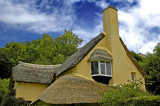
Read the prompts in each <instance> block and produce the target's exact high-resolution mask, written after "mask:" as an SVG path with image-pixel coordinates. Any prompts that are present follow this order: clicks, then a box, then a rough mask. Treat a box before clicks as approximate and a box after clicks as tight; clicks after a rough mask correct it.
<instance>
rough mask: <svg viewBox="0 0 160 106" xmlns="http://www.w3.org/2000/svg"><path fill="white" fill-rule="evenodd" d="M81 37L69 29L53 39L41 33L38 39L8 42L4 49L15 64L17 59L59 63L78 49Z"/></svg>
mask: <svg viewBox="0 0 160 106" xmlns="http://www.w3.org/2000/svg"><path fill="white" fill-rule="evenodd" d="M81 42H82V39H80V38H78V36H77V35H75V34H74V33H73V32H72V31H71V30H69V31H68V30H65V32H64V34H63V35H61V36H58V37H57V38H55V39H53V38H52V37H51V36H50V35H48V34H43V37H42V38H38V40H32V41H31V42H29V41H26V42H25V43H17V42H10V43H9V44H6V46H5V50H6V53H7V54H8V56H9V58H10V60H11V61H12V63H13V66H15V65H16V64H17V63H18V61H23V62H27V63H36V64H48V65H50V64H60V63H62V62H64V60H66V59H67V58H68V57H69V56H71V55H72V54H73V53H75V52H76V51H77V50H78V45H79V44H81Z"/></svg>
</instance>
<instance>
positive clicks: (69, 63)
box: [56, 33, 105, 76]
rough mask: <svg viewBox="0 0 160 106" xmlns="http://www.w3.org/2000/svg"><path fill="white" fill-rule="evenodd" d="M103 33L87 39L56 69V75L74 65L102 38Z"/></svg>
mask: <svg viewBox="0 0 160 106" xmlns="http://www.w3.org/2000/svg"><path fill="white" fill-rule="evenodd" d="M104 36H105V35H104V34H103V33H101V34H99V35H98V36H96V37H95V38H93V39H92V40H91V41H89V42H88V43H87V44H86V45H84V46H83V47H82V48H81V49H79V50H78V51H77V52H76V53H75V54H73V55H72V56H71V57H70V58H69V59H68V60H66V61H65V62H64V63H63V64H62V66H61V67H59V68H58V69H57V71H56V76H58V75H60V74H62V73H64V72H66V71H67V70H69V69H71V68H72V67H74V66H76V65H77V64H78V63H79V62H80V61H81V60H82V59H83V58H84V57H85V56H86V55H87V54H88V53H89V52H90V51H91V50H92V48H93V47H94V46H95V45H96V44H97V43H98V42H99V41H100V40H102V39H103V38H104Z"/></svg>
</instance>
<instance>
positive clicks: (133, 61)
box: [119, 38, 147, 79]
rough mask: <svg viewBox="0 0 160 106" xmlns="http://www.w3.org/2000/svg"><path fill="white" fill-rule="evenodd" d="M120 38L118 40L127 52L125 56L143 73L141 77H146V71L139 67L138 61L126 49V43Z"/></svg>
mask: <svg viewBox="0 0 160 106" xmlns="http://www.w3.org/2000/svg"><path fill="white" fill-rule="evenodd" d="M119 39H120V42H121V44H122V46H123V48H124V50H125V51H126V53H127V56H128V57H129V58H130V59H131V61H132V63H133V64H134V65H135V66H136V67H137V69H138V70H139V72H140V73H141V74H142V75H143V77H144V78H145V79H147V75H146V73H145V72H144V71H143V69H142V68H141V66H140V65H139V64H138V62H137V61H136V59H135V58H134V57H133V56H132V55H131V53H130V52H129V50H128V49H127V47H126V45H125V44H124V42H123V41H122V39H121V38H119Z"/></svg>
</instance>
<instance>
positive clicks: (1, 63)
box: [0, 49, 12, 79]
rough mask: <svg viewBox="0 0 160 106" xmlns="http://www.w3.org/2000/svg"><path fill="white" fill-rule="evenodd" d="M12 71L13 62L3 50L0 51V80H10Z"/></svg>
mask: <svg viewBox="0 0 160 106" xmlns="http://www.w3.org/2000/svg"><path fill="white" fill-rule="evenodd" d="M11 69H12V62H11V61H10V59H9V58H8V56H7V55H6V53H5V52H4V50H3V49H0V73H1V74H0V79H3V78H9V77H10V73H11Z"/></svg>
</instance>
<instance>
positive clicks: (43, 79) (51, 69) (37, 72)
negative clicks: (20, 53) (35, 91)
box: [12, 62, 61, 84]
mask: <svg viewBox="0 0 160 106" xmlns="http://www.w3.org/2000/svg"><path fill="white" fill-rule="evenodd" d="M60 66H61V64H59V65H37V64H29V63H24V62H19V64H18V65H17V66H15V67H14V68H13V69H12V75H13V80H14V81H23V82H33V83H42V84H51V82H52V80H53V75H54V73H55V71H56V69H57V68H58V67H60Z"/></svg>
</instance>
